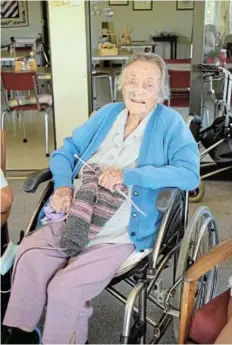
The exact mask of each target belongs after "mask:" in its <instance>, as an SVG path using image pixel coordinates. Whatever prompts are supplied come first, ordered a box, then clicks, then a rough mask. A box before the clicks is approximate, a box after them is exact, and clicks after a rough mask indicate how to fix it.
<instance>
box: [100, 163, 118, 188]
mask: <svg viewBox="0 0 232 345" xmlns="http://www.w3.org/2000/svg"><path fill="white" fill-rule="evenodd" d="M122 183H123V173H122V169H117V168H106V169H105V170H104V171H103V173H102V174H101V175H100V176H99V178H98V184H99V186H101V187H104V188H106V189H108V190H110V191H111V192H113V191H114V186H116V185H117V184H122Z"/></svg>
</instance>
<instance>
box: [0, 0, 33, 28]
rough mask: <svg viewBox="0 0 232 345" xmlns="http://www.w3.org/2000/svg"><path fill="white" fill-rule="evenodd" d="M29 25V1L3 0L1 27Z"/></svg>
mask: <svg viewBox="0 0 232 345" xmlns="http://www.w3.org/2000/svg"><path fill="white" fill-rule="evenodd" d="M21 26H29V20H28V7H27V1H11V0H7V1H1V27H3V28H17V27H21Z"/></svg>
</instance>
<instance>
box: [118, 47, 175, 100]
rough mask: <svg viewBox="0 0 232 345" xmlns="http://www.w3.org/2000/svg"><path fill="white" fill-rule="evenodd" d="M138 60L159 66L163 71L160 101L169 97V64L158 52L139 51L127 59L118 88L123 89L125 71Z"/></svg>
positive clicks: (119, 78)
mask: <svg viewBox="0 0 232 345" xmlns="http://www.w3.org/2000/svg"><path fill="white" fill-rule="evenodd" d="M136 61H146V62H149V63H152V64H154V65H156V66H158V67H159V69H160V72H161V81H160V90H159V94H158V96H159V101H160V102H163V101H164V100H167V99H169V94H170V91H169V76H168V70H167V66H166V64H165V62H164V60H163V59H162V58H161V57H160V56H159V55H157V54H151V53H138V54H134V55H132V56H131V57H130V59H129V60H128V61H127V63H126V65H125V66H124V67H123V69H122V71H121V73H120V75H119V77H118V90H121V89H122V87H123V84H124V78H125V72H126V69H127V67H128V66H130V65H132V64H133V63H134V62H136Z"/></svg>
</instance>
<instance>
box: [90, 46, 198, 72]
mask: <svg viewBox="0 0 232 345" xmlns="http://www.w3.org/2000/svg"><path fill="white" fill-rule="evenodd" d="M131 55H133V53H132V52H124V51H119V54H118V55H105V56H100V55H99V54H98V50H96V49H95V50H93V51H92V62H93V64H96V62H98V61H113V60H118V61H122V62H124V63H126V61H127V60H128V59H129V58H130V56H131ZM166 66H167V69H168V70H172V71H191V63H171V62H168V63H166Z"/></svg>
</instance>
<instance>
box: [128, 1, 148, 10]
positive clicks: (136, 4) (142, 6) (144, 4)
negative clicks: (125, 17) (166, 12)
mask: <svg viewBox="0 0 232 345" xmlns="http://www.w3.org/2000/svg"><path fill="white" fill-rule="evenodd" d="M152 8H153V1H140V0H136V1H133V10H134V11H152Z"/></svg>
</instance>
